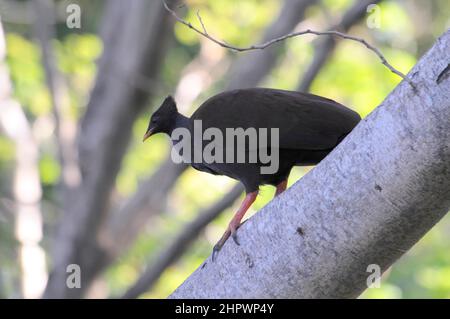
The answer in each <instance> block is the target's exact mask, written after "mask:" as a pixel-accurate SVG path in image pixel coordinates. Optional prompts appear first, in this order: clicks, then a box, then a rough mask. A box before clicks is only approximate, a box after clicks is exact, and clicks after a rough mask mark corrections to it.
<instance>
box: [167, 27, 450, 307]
mask: <svg viewBox="0 0 450 319" xmlns="http://www.w3.org/2000/svg"><path fill="white" fill-rule="evenodd" d="M448 52H450V30H447V31H446V32H445V33H444V35H442V36H441V37H440V38H439V39H438V40H437V41H436V43H435V45H434V46H433V47H432V48H431V49H430V51H429V52H428V53H426V54H425V55H424V56H423V57H422V58H421V59H420V61H419V62H418V63H417V65H416V66H415V67H414V68H413V70H411V72H410V73H409V74H410V76H411V77H412V78H414V81H415V83H417V84H418V85H417V90H416V91H415V90H414V89H413V88H411V86H409V85H407V84H405V82H402V83H400V84H399V85H398V86H397V88H396V89H395V90H394V91H393V92H392V93H391V94H389V95H388V96H387V98H386V99H385V100H384V102H383V103H382V104H381V105H380V106H379V107H378V108H377V109H376V110H375V111H374V112H372V114H370V115H369V116H368V117H367V118H365V119H364V120H363V121H362V122H361V123H360V124H359V125H358V126H357V127H356V128H355V130H354V131H353V132H352V133H351V134H350V135H349V136H348V137H347V138H346V139H345V140H344V141H343V142H342V143H341V144H340V145H339V146H338V147H337V148H336V149H335V150H334V151H333V152H332V153H331V154H330V155H329V156H327V158H325V159H324V160H323V161H322V162H321V163H320V164H319V165H318V166H317V167H316V168H315V169H313V170H312V171H310V172H309V173H308V174H307V175H306V176H305V177H303V178H302V179H301V180H300V181H299V182H297V183H296V184H294V185H293V186H292V187H291V188H289V189H288V190H287V191H286V192H284V193H283V194H281V195H280V196H278V197H277V198H276V199H275V200H273V201H272V202H271V203H269V204H268V205H267V206H266V207H265V208H263V209H262V210H261V211H260V212H259V213H257V214H256V215H255V216H254V217H252V218H251V219H250V220H249V221H248V222H247V223H245V224H244V225H243V226H242V227H241V228H240V229H239V234H238V235H239V238H240V243H241V245H240V246H238V247H237V246H236V245H235V244H234V243H233V242H232V241H229V242H227V243H226V244H225V246H224V247H223V249H222V251H221V255H220V256H219V258H218V260H217V261H216V262H215V263H207V265H205V266H203V267H201V268H199V269H197V270H196V271H195V272H194V273H193V274H192V275H191V276H190V277H189V278H188V279H187V280H186V281H185V282H184V283H183V284H182V285H181V286H180V287H179V288H178V289H177V290H176V291H175V292H174V293H173V294H172V295H171V298H352V297H357V296H358V295H359V294H361V293H362V292H363V291H364V290H365V289H366V288H367V277H368V275H370V273H368V272H367V269H368V266H369V265H376V266H378V267H380V271H381V272H382V271H385V270H386V269H387V268H388V267H389V266H390V265H391V264H392V263H394V262H395V261H396V260H397V259H398V258H399V257H400V256H401V255H402V253H403V252H404V251H405V250H408V249H410V248H411V247H412V246H413V245H414V244H415V243H416V242H417V241H418V240H419V239H420V238H421V237H422V236H423V235H424V234H425V233H426V232H427V231H429V230H430V229H431V228H432V227H433V226H434V225H435V224H436V223H437V222H438V221H439V220H440V219H441V218H442V217H443V216H444V215H445V214H446V213H447V212H448V210H449V209H450V195H449V194H450V161H449V160H448V159H449V158H450V122H449V119H450V91H449V90H448V87H449V85H450V77H449V76H448V74H450V71H449V70H450V68H448Z"/></svg>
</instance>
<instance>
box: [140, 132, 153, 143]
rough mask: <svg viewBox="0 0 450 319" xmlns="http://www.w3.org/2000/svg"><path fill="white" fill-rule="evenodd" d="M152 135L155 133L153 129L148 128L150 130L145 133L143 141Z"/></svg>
mask: <svg viewBox="0 0 450 319" xmlns="http://www.w3.org/2000/svg"><path fill="white" fill-rule="evenodd" d="M152 135H153V129H148V131H147V132H146V133H145V134H144V138H143V139H142V142H145V140H146V139H148V138H149V137H150V136H152Z"/></svg>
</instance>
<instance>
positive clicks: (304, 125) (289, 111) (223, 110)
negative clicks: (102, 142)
mask: <svg viewBox="0 0 450 319" xmlns="http://www.w3.org/2000/svg"><path fill="white" fill-rule="evenodd" d="M195 120H201V124H202V127H201V132H202V133H204V132H205V131H207V129H211V128H212V129H216V131H215V132H216V133H217V132H220V133H222V135H223V136H224V138H225V140H224V141H223V142H222V143H220V142H219V141H216V140H214V141H212V142H213V144H214V146H215V147H216V149H215V152H214V154H213V155H216V154H217V152H221V153H222V154H223V157H222V158H224V159H225V158H226V159H228V158H227V157H226V155H227V154H229V153H230V151H233V154H234V155H236V156H234V157H233V161H231V162H230V161H229V160H227V161H225V160H224V161H211V160H206V159H205V158H202V159H201V161H200V162H199V161H197V162H195V161H194V155H193V154H192V153H194V152H191V154H184V151H180V155H182V156H183V157H184V158H185V159H186V158H188V160H189V161H190V162H191V163H192V164H191V165H192V166H193V167H194V168H195V169H197V170H200V171H204V172H208V173H211V174H214V175H226V176H229V177H231V178H234V179H236V180H238V181H240V182H241V183H242V184H243V185H244V187H245V191H246V196H245V199H244V201H243V202H242V204H241V206H240V208H239V209H238V211H237V212H236V214H235V216H234V217H233V219H232V220H231V222H230V223H229V225H228V228H227V230H226V231H225V233H224V234H223V236H222V238H221V239H220V240H219V241H218V243H217V244H216V245H215V246H214V250H213V260H214V256H215V254H216V253H217V252H218V251H219V250H220V249H221V248H222V246H223V244H224V243H225V241H226V240H227V239H228V238H229V237H230V235H231V236H232V238H233V239H234V241H235V242H236V243H237V244H239V243H238V240H237V237H236V230H237V229H238V227H239V226H240V224H241V220H242V218H243V217H244V214H245V213H246V211H247V210H248V208H249V207H250V206H251V205H252V203H253V202H254V201H255V199H256V196H257V194H258V189H259V186H260V185H264V184H269V185H273V186H275V187H276V192H275V196H277V195H279V194H280V193H282V192H283V191H284V190H285V189H286V186H287V179H288V176H289V173H290V171H291V169H292V167H293V166H306V165H315V164H317V163H319V162H320V161H321V160H322V159H323V158H324V157H325V156H327V155H328V154H329V153H330V152H331V151H332V150H333V149H334V148H335V147H336V146H337V145H338V144H339V143H340V142H341V141H342V139H343V138H344V137H345V136H346V135H347V134H348V133H350V131H351V130H352V129H353V128H354V127H355V126H356V125H357V124H358V122H359V121H360V120H361V117H360V116H359V115H358V114H357V113H356V112H354V111H352V110H350V109H349V108H346V107H345V106H343V105H341V104H339V103H337V102H335V101H333V100H330V99H327V98H324V97H320V96H317V95H313V94H308V93H300V92H291V91H284V90H277V89H267V88H252V89H242V90H233V91H227V92H223V93H220V94H218V95H215V96H213V97H211V98H210V99H208V100H207V101H206V102H204V103H203V104H202V105H201V106H200V107H199V108H198V109H197V110H196V111H195V113H194V114H193V115H192V116H191V117H190V118H187V117H185V116H184V115H182V114H180V113H178V111H177V107H176V103H175V101H174V99H173V98H172V97H171V96H169V97H167V98H166V99H165V100H164V102H163V104H162V105H161V106H160V108H159V109H158V110H157V111H156V112H155V113H154V114H153V115H152V117H151V119H150V122H149V125H148V129H147V131H146V133H145V135H144V140H146V139H147V138H148V137H149V136H151V135H153V134H156V133H166V134H168V135H169V136H171V137H172V142H173V144H174V146H175V147H177V145H178V146H179V145H180V144H178V143H180V139H177V138H174V137H173V136H172V133H173V132H174V130H175V129H177V128H184V129H186V130H187V131H189V132H190V133H192V134H191V136H192V135H195V133H194V131H195V125H194V123H195V122H194V121H195ZM237 128H242V129H243V130H247V129H252V128H253V129H257V130H259V129H267V132H268V134H267V136H268V137H267V139H266V140H267V141H268V142H267V144H263V145H261V144H258V143H257V144H256V145H255V144H252V145H251V144H250V142H249V140H248V139H247V140H245V144H244V146H243V148H241V149H237V148H238V146H237V145H238V144H237V143H234V144H233V145H232V149H230V148H229V147H228V148H227V145H228V144H227V142H229V139H230V137H229V136H228V135H227V129H237ZM271 129H278V140H277V141H276V143H273V140H272V139H271V137H272V133H271V132H272V131H271ZM227 138H228V140H226V139H227ZM233 138H234V137H233ZM246 138H249V136H246ZM258 139H259V136H258ZM208 143H211V141H204V140H202V141H201V148H202V150H204V149H205V146H206V145H207V144H208ZM187 144H190V145H191V146H194V144H195V138H193V137H192V138H191V140H190V141H189V142H188V143H187ZM230 145H231V144H230ZM194 148H195V147H194ZM263 149H265V151H266V152H267V154H270V155H273V154H277V160H278V165H277V168H276V171H274V172H271V173H270V174H267V173H265V174H263V173H262V170H261V168H263V167H267V165H268V164H267V159H265V160H263V159H262V158H261V157H260V153H259V152H260V151H263ZM242 150H243V151H242ZM239 152H241V153H242V152H244V153H245V154H244V155H246V157H245V162H243V163H240V162H236V157H237V156H238V155H237V154H238V153H239ZM252 155H256V158H257V160H256V161H254V162H251V161H250V160H249V159H250V158H251V156H252ZM230 159H231V157H230Z"/></svg>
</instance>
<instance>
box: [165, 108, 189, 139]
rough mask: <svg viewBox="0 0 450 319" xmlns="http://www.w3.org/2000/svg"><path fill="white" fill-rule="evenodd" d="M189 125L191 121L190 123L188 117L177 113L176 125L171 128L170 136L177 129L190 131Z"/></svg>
mask: <svg viewBox="0 0 450 319" xmlns="http://www.w3.org/2000/svg"><path fill="white" fill-rule="evenodd" d="M189 123H190V121H189V118H188V117H186V116H184V115H183V114H180V113H178V112H177V116H176V118H175V124H174V126H173V127H172V128H171V130H170V132H169V136H171V135H172V132H173V130H174V129H176V128H187V129H189V127H190V126H189Z"/></svg>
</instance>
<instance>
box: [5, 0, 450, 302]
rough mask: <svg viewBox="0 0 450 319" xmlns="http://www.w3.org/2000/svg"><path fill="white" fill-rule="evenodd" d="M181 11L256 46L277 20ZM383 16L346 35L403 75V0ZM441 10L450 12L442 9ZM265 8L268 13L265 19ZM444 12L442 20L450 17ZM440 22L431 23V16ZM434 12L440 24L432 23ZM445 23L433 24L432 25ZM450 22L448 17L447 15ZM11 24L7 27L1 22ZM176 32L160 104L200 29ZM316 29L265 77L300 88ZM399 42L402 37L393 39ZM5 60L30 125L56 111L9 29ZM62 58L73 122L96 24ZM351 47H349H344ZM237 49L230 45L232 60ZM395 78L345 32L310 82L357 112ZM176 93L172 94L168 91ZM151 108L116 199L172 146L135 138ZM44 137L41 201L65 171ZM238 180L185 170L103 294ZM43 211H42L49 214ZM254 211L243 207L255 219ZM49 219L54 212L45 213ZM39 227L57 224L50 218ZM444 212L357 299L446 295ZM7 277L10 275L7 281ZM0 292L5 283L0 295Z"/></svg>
mask: <svg viewBox="0 0 450 319" xmlns="http://www.w3.org/2000/svg"><path fill="white" fill-rule="evenodd" d="M186 3H187V6H188V8H190V9H187V8H181V9H180V10H181V11H183V10H184V11H185V13H186V19H187V20H190V21H192V22H193V23H196V24H199V23H198V20H197V17H196V14H197V9H199V10H200V13H201V15H202V17H203V21H204V23H205V24H206V26H207V28H208V31H209V32H210V33H211V34H214V35H215V36H217V38H220V39H224V40H225V41H227V42H229V43H233V44H235V45H237V46H245V45H249V44H253V43H254V42H255V39H259V38H260V35H261V33H262V32H263V30H264V28H265V27H266V26H267V25H268V24H269V23H270V22H271V21H270V19H272V18H275V17H276V14H277V12H278V10H279V8H280V1H276V0H245V1H240V2H239V5H237V3H236V2H234V1H212V0H209V1H207V0H190V1H186ZM349 4H351V1H348V0H339V1H331V0H325V1H323V5H324V6H325V7H327V8H328V11H329V12H331V13H332V14H334V13H335V12H342V11H343V10H345V8H346V7H348V5H349ZM438 7H439V8H441V11H440V12H437V13H435V14H436V15H437V17H436V20H433V21H434V23H433V25H432V26H431V27H432V33H433V34H434V35H435V36H437V35H438V34H439V33H440V32H442V31H443V27H442V25H444V23H445V21H446V20H445V18H446V17H445V10H444V11H443V9H442V8H447V9H449V7H450V6H449V5H448V3H447V4H445V1H441V2H439V5H438ZM380 8H381V13H382V20H381V28H380V29H374V30H371V29H368V28H367V27H366V26H365V25H364V24H360V25H359V26H357V27H355V28H353V29H352V30H351V33H352V34H357V35H358V36H361V37H364V38H366V39H368V40H369V41H370V42H371V43H374V44H376V46H377V47H378V48H379V49H380V50H381V51H382V52H383V53H384V54H385V56H386V58H387V59H388V60H389V61H390V62H391V64H392V65H394V66H395V67H396V68H398V69H399V70H401V71H402V72H404V73H406V72H408V71H409V70H410V69H411V67H412V66H413V65H414V64H415V62H416V61H417V50H418V49H417V48H420V47H421V43H419V40H420V37H419V36H417V37H416V34H418V33H419V32H418V31H417V30H416V28H417V25H415V21H414V20H413V17H412V16H411V14H410V13H409V11H408V10H410V9H408V7H407V6H405V5H403V4H402V3H401V2H397V1H392V2H386V3H382V4H381V5H380ZM447 12H448V11H447ZM268 17H270V18H269V19H268ZM306 18H307V19H308V21H310V22H311V23H316V24H318V26H317V28H319V29H325V28H327V27H328V25H327V19H326V18H324V13H323V12H322V10H320V9H318V8H314V10H310V11H308V15H307V17H306ZM447 18H448V17H447ZM436 21H437V22H436ZM439 21H440V22H439ZM439 23H440V26H441V27H440V28H438V27H437V25H439ZM447 23H448V22H447ZM7 30H8V29H7ZM175 38H176V41H175V43H174V44H173V47H172V48H171V50H170V51H169V53H168V54H167V56H166V59H165V61H164V65H163V68H162V72H161V78H162V81H161V82H162V84H161V88H160V89H159V90H158V92H157V94H156V96H155V97H154V98H153V99H152V101H151V102H150V105H149V108H150V106H156V105H158V104H159V103H160V101H161V100H162V99H163V97H164V96H165V95H167V94H169V93H173V90H174V89H175V87H176V84H177V82H178V80H179V78H180V73H181V72H182V70H183V68H184V67H185V66H186V65H187V64H188V63H189V62H190V61H191V60H192V59H193V58H195V56H196V55H197V53H198V52H199V50H200V46H201V44H200V41H204V40H203V39H202V40H200V38H199V36H198V35H197V34H195V33H193V32H192V30H190V29H188V28H186V27H185V26H183V25H181V24H176V25H175ZM312 39H313V37H310V36H307V37H303V38H297V39H291V40H289V41H287V42H286V44H285V48H284V49H283V50H280V53H279V54H280V55H281V56H280V59H279V61H278V62H277V65H276V67H275V68H274V69H273V71H272V72H271V74H269V76H268V77H267V78H266V79H265V80H264V82H263V86H269V87H277V88H284V89H295V87H296V85H297V83H298V81H299V79H301V74H302V72H303V70H305V69H306V68H307V66H308V64H309V63H310V62H311V60H312V57H313V54H314V50H313V46H312V42H311V40H312ZM399 39H400V40H399ZM7 46H8V56H7V62H8V65H9V68H10V72H11V76H12V80H13V83H14V95H15V97H16V98H17V99H18V101H19V102H20V103H21V104H22V105H23V107H24V108H25V110H26V112H27V116H28V118H29V120H30V122H31V123H32V124H33V125H34V126H36V123H38V122H39V121H40V120H42V119H43V118H44V119H45V117H50V116H51V103H50V98H49V93H48V90H47V88H46V84H45V79H44V72H43V68H42V65H41V61H40V50H39V48H38V46H37V45H36V44H35V42H33V40H32V39H30V38H29V37H28V36H27V35H26V34H19V33H15V32H11V31H9V32H8V33H7ZM53 47H54V49H55V52H56V58H57V65H58V68H59V70H60V71H61V72H62V73H63V75H64V77H65V81H66V82H67V83H66V84H67V87H68V88H69V91H68V98H69V100H70V116H71V117H72V118H73V119H74V120H77V119H79V118H80V116H81V115H82V114H83V111H84V108H85V105H86V103H87V99H88V96H89V90H90V88H91V86H92V83H93V81H94V80H95V72H96V66H95V61H96V59H97V58H98V57H99V55H100V54H101V52H102V50H103V48H102V43H101V40H100V39H99V37H98V36H97V35H95V34H91V33H76V34H75V33H73V34H71V33H68V34H66V33H64V34H62V35H61V36H59V37H58V38H57V39H55V40H54V41H53ZM349 52H350V53H351V54H349ZM236 55H237V54H236V53H232V52H228V53H227V57H228V58H230V59H233V58H235V57H236ZM399 82H400V78H399V77H398V76H396V75H395V74H392V73H391V72H390V71H389V70H388V69H386V68H385V67H384V66H383V65H382V64H381V63H380V62H379V60H378V58H377V57H376V55H374V54H373V52H371V51H368V50H367V49H366V48H364V47H363V46H362V45H361V44H359V43H353V42H348V41H347V42H346V41H341V42H340V43H339V45H338V47H337V50H336V52H335V53H334V55H333V56H332V57H331V58H330V60H329V61H328V63H327V64H326V66H325V67H324V68H323V70H322V71H321V73H320V74H319V76H318V77H317V78H316V80H315V81H314V82H313V85H312V88H311V91H312V92H313V93H316V94H320V95H324V96H328V97H331V98H334V99H336V100H337V101H340V102H342V103H344V104H346V105H348V106H350V107H352V108H354V109H355V110H357V111H358V112H359V113H360V114H361V115H362V116H366V115H367V114H369V113H370V112H371V111H372V110H373V109H374V108H375V107H376V106H377V105H379V104H380V103H381V102H382V101H383V99H384V97H385V96H386V95H387V94H388V93H389V92H390V91H391V90H392V89H393V88H394V87H395V86H396V85H397V84H398V83H399ZM223 85H224V81H223V80H221V79H217V82H216V83H213V84H212V86H211V87H209V88H207V89H206V92H203V93H202V95H201V97H200V98H199V99H198V101H196V103H195V105H193V107H194V108H195V107H196V105H199V103H200V102H201V100H202V99H203V98H204V97H205V96H207V95H211V94H214V93H217V92H218V91H220V90H221V89H223ZM168 90H171V91H172V92H168ZM148 116H149V113H146V114H143V115H142V116H141V118H139V120H138V121H137V122H136V123H135V125H134V128H133V138H132V142H131V145H130V148H129V151H128V153H127V154H126V156H125V159H124V162H123V165H122V169H121V171H120V174H119V176H118V178H117V183H116V186H117V187H116V190H117V194H118V196H119V197H120V198H125V197H127V196H129V195H130V194H132V193H133V192H134V191H135V190H136V188H137V185H138V183H139V181H140V180H142V179H143V178H144V177H145V176H148V175H149V174H151V173H152V172H153V171H154V170H155V169H156V168H157V167H158V165H159V164H160V163H161V162H162V161H163V160H164V158H165V157H166V156H167V154H168V152H169V143H168V140H167V138H165V137H164V136H155V137H154V138H152V140H151V141H149V142H148V143H145V144H142V143H141V137H142V134H143V132H144V131H145V128H146V125H147V121H148ZM49 130H50V134H44V135H43V136H42V139H43V140H42V141H41V156H40V162H39V170H40V174H41V181H42V183H43V185H44V186H45V187H44V192H45V193H44V198H47V199H49V200H54V198H53V194H54V189H55V188H56V187H57V184H58V180H59V177H60V168H59V164H58V161H57V155H56V152H55V147H54V146H52V145H53V144H52V143H53V140H52V139H53V137H52V134H51V132H52V130H53V128H49ZM14 156H15V155H14V145H13V144H12V143H11V142H10V141H9V140H8V139H7V138H5V137H4V136H0V176H1V177H2V184H0V191H1V194H0V195H1V198H0V204H1V205H0V243H1V245H0V275H1V276H2V278H0V279H2V282H3V283H5V282H6V284H5V286H6V289H7V290H8V291H9V292H10V293H12V292H11V290H12V289H13V288H12V287H13V286H14V279H13V278H16V277H17V267H16V265H15V262H14V260H15V258H16V257H15V240H14V234H13V231H12V228H11V226H8V225H12V224H13V222H12V217H11V215H10V214H9V213H8V205H7V199H8V198H9V197H10V196H9V194H8V192H9V191H10V189H9V188H8V187H9V184H8V183H9V181H10V180H11V176H10V171H11V167H12V166H13V165H14ZM309 169H310V168H295V169H294V171H293V172H292V175H291V179H290V184H292V183H294V182H295V181H296V180H298V179H299V178H300V177H301V176H303V175H304V174H305V173H306V172H307V171H308V170H309ZM232 185H233V182H232V181H231V180H229V179H227V178H225V177H217V176H211V175H208V174H205V173H200V172H197V171H194V170H188V171H187V172H186V173H185V174H183V175H182V177H181V178H180V179H179V181H178V182H177V184H176V186H175V188H174V189H173V190H172V192H171V195H170V200H169V202H168V204H167V207H166V208H165V209H164V211H163V212H161V214H160V215H157V216H155V217H153V218H152V219H151V221H150V222H149V223H148V225H147V227H146V229H145V231H144V232H143V233H142V234H140V236H139V238H138V240H137V241H136V243H135V244H134V245H133V247H132V248H131V249H130V250H129V251H128V252H127V254H126V255H124V256H121V257H120V259H119V260H118V262H117V263H115V264H114V265H113V266H112V267H110V268H109V269H108V271H107V272H106V274H105V276H104V280H105V283H106V287H107V288H108V294H110V295H113V296H118V295H120V294H121V293H122V292H123V291H124V290H126V289H127V288H128V287H129V286H130V285H131V284H132V283H133V282H134V280H136V279H137V278H138V276H139V274H140V273H141V272H142V270H143V269H144V268H145V267H146V266H147V265H151V264H152V263H153V262H154V260H155V258H157V257H158V255H159V254H160V253H161V252H162V251H163V250H164V249H165V247H166V246H167V245H168V244H169V243H170V241H171V240H172V239H173V238H174V236H175V235H176V234H177V233H178V232H179V231H180V230H181V229H182V228H183V226H184V225H186V224H187V223H188V222H189V221H190V220H192V219H193V218H195V217H196V214H197V213H198V211H199V210H200V209H201V208H203V207H206V206H208V205H209V204H210V203H213V202H214V201H215V200H217V199H219V198H220V197H221V196H222V195H223V194H224V192H225V191H226V190H227V189H229V188H231V187H232ZM273 191H274V190H273V189H272V188H270V187H263V188H262V191H261V196H259V198H258V200H257V202H256V203H255V205H253V207H252V211H251V213H254V212H256V211H257V210H258V209H260V208H261V207H263V206H264V205H265V204H266V203H267V202H268V201H269V200H270V199H271V198H272V196H273ZM235 208H236V207H232V208H230V209H227V210H226V211H225V212H224V213H223V214H222V215H221V216H220V217H219V218H217V219H216V220H215V221H214V222H213V223H211V225H209V226H208V227H207V228H206V229H205V231H204V232H203V233H202V234H199V237H198V239H197V240H196V241H195V243H194V244H193V245H192V246H191V247H190V248H189V249H188V250H187V251H186V252H185V254H184V256H183V258H182V259H181V260H180V261H178V262H177V263H175V264H174V265H172V266H171V267H169V268H168V269H167V270H166V272H165V273H164V274H163V275H162V277H161V278H160V279H159V281H158V282H157V283H156V285H155V286H154V287H153V288H152V289H151V290H150V291H149V292H148V293H146V294H145V295H143V296H142V297H150V298H164V297H166V296H167V295H169V294H170V293H171V292H172V291H173V290H174V289H175V288H176V287H177V286H178V285H179V284H181V282H182V281H183V280H184V279H185V278H186V277H187V276H189V274H190V273H191V272H192V271H194V270H195V269H196V268H197V267H198V266H199V265H200V264H201V263H202V261H203V260H204V259H205V258H206V257H207V256H208V255H209V254H210V252H211V248H212V245H213V244H214V243H215V241H216V240H217V238H219V237H220V235H221V234H222V231H223V229H224V228H225V227H226V224H227V222H228V221H229V219H230V217H231V215H232V214H233V211H234V209H235ZM44 214H45V215H46V216H47V215H49V214H47V213H46V212H44ZM250 215H251V214H249V216H250ZM50 216H51V214H50ZM46 223H47V224H48V225H47V226H46V227H51V226H52V225H53V224H54V223H55V221H54V220H46ZM449 230H450V217H446V218H445V219H444V220H443V221H442V222H441V223H439V224H438V225H437V226H436V227H435V228H434V229H433V230H432V231H431V232H430V233H429V234H427V235H426V236H425V237H424V238H423V239H422V240H421V241H420V242H419V243H418V244H417V245H416V246H415V247H414V248H413V249H412V250H411V251H410V252H408V253H406V254H405V256H404V257H402V258H401V260H400V261H399V262H398V263H396V264H395V265H394V266H393V267H392V269H390V270H389V271H388V272H387V273H386V274H385V275H384V277H383V281H382V285H381V288H373V289H368V290H367V291H366V292H365V293H364V294H363V296H362V297H363V298H416V297H429V298H450V254H449V253H448V252H449V251H450V244H449V243H450V231H449ZM5 277H6V279H5ZM1 293H2V291H1V289H0V295H1Z"/></svg>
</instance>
